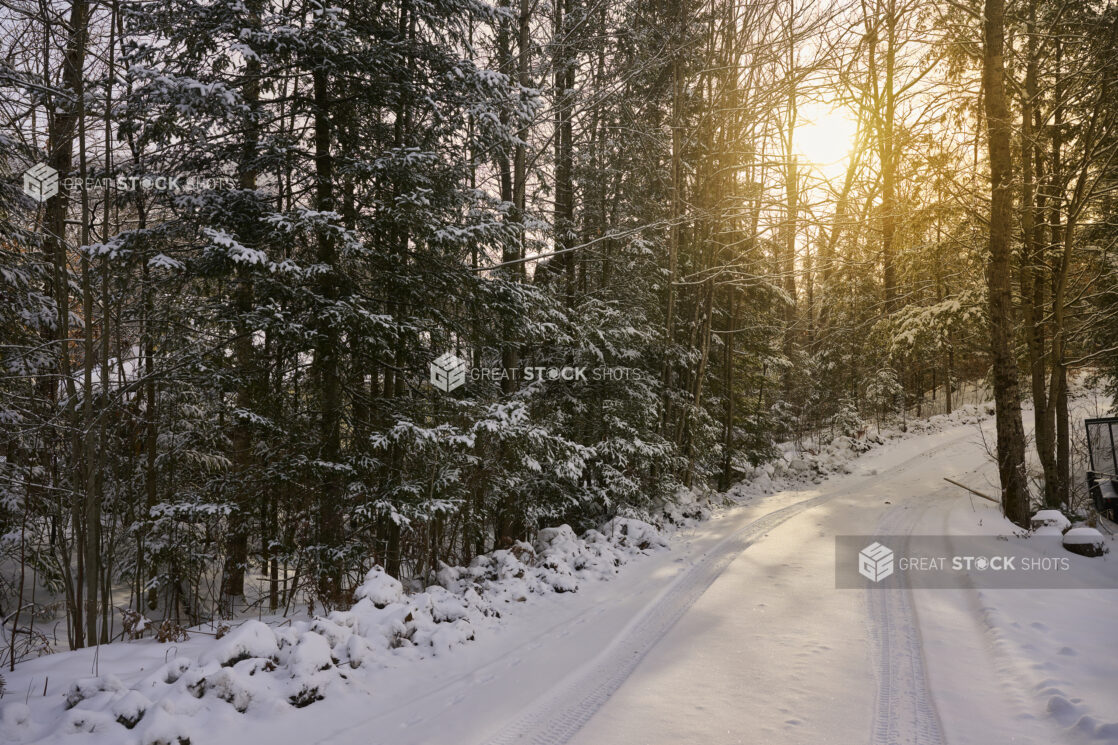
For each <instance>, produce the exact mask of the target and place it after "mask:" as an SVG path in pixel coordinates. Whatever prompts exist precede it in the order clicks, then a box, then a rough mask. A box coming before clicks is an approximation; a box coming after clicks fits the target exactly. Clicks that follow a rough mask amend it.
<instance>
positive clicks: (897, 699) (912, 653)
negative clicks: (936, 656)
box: [865, 501, 946, 745]
mask: <svg viewBox="0 0 1118 745" xmlns="http://www.w3.org/2000/svg"><path fill="white" fill-rule="evenodd" d="M922 504H923V509H913V508H911V507H903V506H896V507H893V509H891V510H890V511H889V512H887V513H886V515H885V517H884V518H883V519H882V521H881V522H880V523H879V525H878V534H879V535H888V534H890V533H891V532H893V531H903V532H902V537H903V538H907V536H908V535H911V533H912V531H913V528H914V526H915V525H916V523H917V521H918V517H919V515H920V514H922V513H923V512H924V511H925V510H926V509H927V507H928V502H927V501H922ZM865 592H866V608H867V610H868V612H869V626H870V639H871V641H872V643H873V657H874V673H875V674H876V676H877V696H876V698H875V703H874V718H873V723H874V727H873V732H872V733H871V737H870V743H871V745H944V743H945V742H946V741H945V740H944V737H943V725H942V723H941V722H940V720H939V712H938V711H937V710H936V707H935V701H934V699H933V698H932V695H931V693H930V691H929V688H928V674H927V670H926V669H925V663H924V646H923V643H922V641H921V639H920V625H919V622H918V621H917V618H916V613H915V611H914V610H913V607H912V597H911V590H909V589H907V588H889V589H884V588H881V589H875V588H872V587H871V588H867V589H866V591H865Z"/></svg>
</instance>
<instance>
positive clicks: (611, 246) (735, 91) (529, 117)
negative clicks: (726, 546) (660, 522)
mask: <svg viewBox="0 0 1118 745" xmlns="http://www.w3.org/2000/svg"><path fill="white" fill-rule="evenodd" d="M1115 101H1118V6H1115V4H1114V3H1112V2H1109V1H1105V2H1104V1H1103V0H831V1H826V2H823V1H812V0H749V1H745V0H703V1H702V2H700V1H699V0H516V1H515V2H514V1H513V0H498V1H497V2H496V4H493V3H491V2H490V0H371V1H367V2H366V1H358V0H329V2H328V1H327V0H36V1H32V0H0V619H2V620H3V623H4V626H5V634H4V639H5V641H6V642H7V646H8V649H6V650H4V652H3V654H2V655H0V659H2V660H3V662H4V663H6V666H7V665H10V666H14V665H15V664H16V662H17V661H19V660H21V659H23V658H26V657H30V656H35V655H36V654H37V653H38V651H39V650H41V649H42V648H44V647H58V648H67V647H68V648H74V649H76V648H80V647H84V646H93V645H97V644H106V643H109V642H113V641H115V640H118V639H121V638H124V636H125V635H126V634H127V633H129V632H130V630H134V628H135V624H136V623H137V619H140V618H142V619H145V622H146V619H148V618H150V619H153V621H154V622H155V623H156V624H158V625H159V633H160V635H161V637H163V638H167V639H173V638H175V637H176V635H178V634H180V633H181V632H182V629H183V628H186V627H190V626H194V625H197V624H200V623H203V622H210V621H212V620H213V619H221V618H231V617H234V616H236V615H238V614H245V613H251V614H252V615H256V614H257V613H281V612H288V611H290V610H291V609H292V608H293V607H296V606H298V607H300V608H309V609H310V610H312V611H315V610H319V609H322V610H330V609H334V608H340V607H346V606H347V604H348V603H350V602H352V599H353V593H354V589H355V588H356V587H358V586H359V585H360V583H361V580H362V578H363V577H365V576H366V572H368V571H369V569H370V568H371V567H373V566H374V565H380V566H382V567H384V570H385V572H386V573H387V574H388V575H390V576H392V577H396V578H400V579H401V580H402V581H404V582H405V583H406V582H407V581H408V580H411V579H417V578H418V579H423V578H429V577H431V576H433V575H434V573H435V572H437V571H438V570H439V568H440V567H441V566H443V565H444V564H446V565H451V566H459V565H466V564H468V563H469V562H470V561H471V559H472V558H473V557H475V556H478V555H480V554H484V553H486V552H489V551H492V550H494V549H496V548H508V547H510V546H513V545H514V544H515V542H516V541H518V540H522V539H525V538H530V537H531V536H532V535H533V534H534V533H535V531H537V530H539V529H540V528H544V527H548V526H556V525H560V524H564V523H565V524H568V525H570V526H572V527H573V528H574V529H575V530H582V529H585V528H589V527H594V526H598V525H601V524H603V523H605V522H606V521H608V520H610V519H611V518H613V517H615V516H633V517H642V516H644V517H647V516H650V515H655V514H657V513H658V511H660V510H662V508H663V506H664V505H665V504H668V503H671V502H672V501H673V500H675V499H676V498H677V496H678V495H679V494H680V493H683V492H716V491H722V490H725V489H727V488H729V487H730V486H731V485H732V484H734V483H735V482H737V481H739V480H740V479H741V478H742V474H743V473H746V472H748V471H749V470H750V468H751V467H752V466H756V465H757V464H761V463H764V462H766V461H768V460H770V459H772V458H775V457H779V453H780V451H779V448H778V444H780V443H793V444H794V446H795V447H797V448H800V449H811V448H815V447H818V445H819V443H820V442H825V441H826V440H827V439H829V438H832V437H835V436H847V437H851V438H854V439H861V438H868V437H872V436H873V435H874V432H875V431H877V430H879V429H880V428H881V426H882V423H883V422H891V423H894V424H899V425H900V426H904V423H905V422H907V421H909V420H911V419H917V418H921V417H927V416H929V415H932V414H942V413H949V412H951V411H952V410H953V409H954V408H957V407H958V406H960V404H961V403H977V402H978V400H979V391H980V390H982V391H991V392H992V394H993V398H994V400H995V403H996V407H995V408H996V417H997V442H996V446H995V445H994V444H993V443H991V451H992V454H993V456H994V457H996V458H997V462H998V470H999V474H1000V480H1001V500H1002V505H1003V509H1004V512H1005V514H1006V515H1007V516H1008V517H1009V518H1010V519H1011V520H1013V521H1014V522H1016V523H1017V524H1019V525H1025V524H1027V521H1028V518H1029V515H1030V514H1031V512H1032V510H1033V509H1035V508H1037V507H1041V506H1047V507H1060V506H1061V505H1071V506H1074V505H1075V504H1077V503H1080V502H1082V501H1083V500H1084V499H1085V495H1084V489H1083V486H1082V484H1081V479H1082V474H1081V473H1077V472H1075V470H1074V469H1073V467H1072V466H1071V461H1072V457H1073V456H1072V450H1073V449H1074V447H1075V441H1076V437H1077V436H1078V435H1079V433H1078V431H1071V430H1072V427H1073V425H1072V424H1071V423H1069V422H1070V420H1069V415H1068V408H1069V406H1068V400H1069V395H1070V394H1069V389H1070V387H1071V385H1070V384H1071V383H1072V382H1074V381H1075V380H1079V379H1084V380H1087V379H1090V380H1097V381H1099V383H1100V384H1101V385H1103V386H1106V387H1107V390H1109V391H1110V392H1111V393H1112V394H1118V252H1116V240H1118V200H1116V196H1118V195H1116V192H1118V107H1115V105H1114V102H1115ZM448 355H449V356H448ZM482 373H485V374H482ZM968 396H969V397H971V398H967V397H968ZM52 618H64V623H62V624H61V625H58V624H56V625H55V626H54V629H55V630H54V631H51V626H50V625H49V624H48V623H46V621H45V620H41V621H40V623H39V624H38V625H36V619H52Z"/></svg>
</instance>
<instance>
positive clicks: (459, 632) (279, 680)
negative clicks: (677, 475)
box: [0, 504, 708, 745]
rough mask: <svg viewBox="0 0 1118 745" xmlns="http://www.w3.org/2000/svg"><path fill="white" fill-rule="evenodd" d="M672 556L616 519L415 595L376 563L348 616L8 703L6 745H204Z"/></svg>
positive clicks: (1, 735)
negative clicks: (545, 599)
mask: <svg viewBox="0 0 1118 745" xmlns="http://www.w3.org/2000/svg"><path fill="white" fill-rule="evenodd" d="M692 509H698V507H697V505H695V504H692ZM686 511H687V510H686V509H684V512H686ZM699 512H701V513H702V514H706V513H707V512H708V510H706V508H703V509H701V510H699ZM675 517H676V518H679V519H684V518H683V517H682V516H681V515H675ZM667 547H668V543H667V541H666V540H665V538H664V536H663V534H662V533H661V530H660V529H659V528H657V527H656V526H654V525H652V524H650V523H648V522H644V521H642V520H638V519H634V518H630V517H616V518H614V519H612V520H610V521H609V522H608V523H606V524H605V525H603V526H602V527H601V529H600V530H590V531H587V533H586V534H585V535H583V536H579V535H577V534H576V533H575V532H574V530H572V529H571V528H570V526H567V525H561V526H559V527H555V528H547V529H544V530H541V531H540V532H539V534H538V536H537V537H536V541H535V543H534V544H529V543H523V542H520V543H517V544H515V545H514V546H512V547H511V548H509V549H507V550H501V551H494V552H493V553H491V554H486V555H482V556H478V557H476V558H475V559H474V560H473V561H472V562H471V563H470V565H469V566H468V567H450V566H447V565H445V564H444V565H443V566H442V567H441V569H440V571H439V572H438V573H437V575H436V581H437V584H434V585H431V586H429V587H427V588H426V589H424V590H423V591H422V592H418V593H415V594H410V595H409V594H407V593H405V591H404V588H403V585H402V584H401V583H400V582H399V581H398V580H397V579H395V578H393V577H391V576H389V575H388V574H387V573H386V572H385V571H384V569H383V568H381V567H379V566H376V567H373V568H372V569H371V570H370V571H369V572H368V574H367V575H366V576H365V579H364V581H363V582H362V584H361V585H360V587H358V588H357V590H356V591H355V592H354V601H355V602H354V604H353V606H352V607H351V608H350V609H348V610H342V611H334V612H332V613H330V614H329V615H327V616H324V617H316V618H313V619H310V620H305V621H293V622H290V623H285V624H284V625H279V626H271V625H268V624H266V623H263V622H261V621H257V620H250V621H246V622H244V623H242V624H241V625H239V626H237V627H236V628H234V629H233V630H232V631H230V632H228V633H227V634H225V635H224V636H223V637H221V638H219V639H214V640H211V641H208V642H203V645H204V646H203V648H202V649H201V650H200V651H197V652H196V654H195V655H194V656H190V655H184V656H180V655H178V654H177V649H178V648H177V647H175V646H169V647H167V649H166V652H167V659H166V660H165V661H164V662H163V663H162V664H160V665H158V666H157V667H156V669H155V670H154V672H151V673H149V674H147V676H146V677H144V678H142V679H141V680H139V681H138V682H137V683H135V684H134V685H131V686H128V685H126V684H124V683H123V682H121V680H120V679H119V678H117V677H116V676H113V675H100V676H93V677H89V678H82V679H79V680H75V681H73V682H72V683H71V684H70V686H69V688H68V689H67V691H66V693H65V695H64V696H56V697H53V698H47V699H39V702H36V703H35V705H34V706H33V707H29V706H27V705H25V704H24V703H22V702H15V701H12V702H0V741H4V742H13V743H15V742H20V743H27V742H36V741H50V742H53V741H56V740H57V739H58V738H59V737H60V736H61V735H64V734H65V735H68V736H72V735H86V736H90V740H92V741H96V742H98V743H101V742H104V743H113V745H184V743H187V742H192V743H194V745H201V743H203V742H204V741H205V737H204V732H205V731H207V729H209V728H210V727H215V726H220V725H219V722H220V721H221V719H223V718H225V717H228V716H230V715H239V714H246V713H247V714H250V715H253V716H262V717H269V716H271V715H274V714H276V713H278V712H281V711H285V710H290V709H291V708H292V707H295V708H302V707H305V706H310V705H313V704H314V703H315V702H317V701H320V700H322V699H324V698H325V697H327V696H329V695H330V693H331V691H332V690H335V689H337V688H338V687H340V686H344V685H346V684H347V682H348V681H349V679H350V678H351V677H352V676H354V675H357V674H358V671H362V672H364V671H367V670H369V669H375V668H377V667H378V666H388V665H392V664H395V662H394V661H398V660H407V659H421V658H424V657H428V656H432V657H433V656H439V655H443V654H446V653H448V652H450V651H451V650H453V649H454V648H455V647H457V646H459V645H462V644H465V643H466V642H469V641H471V640H473V639H475V638H476V635H477V633H478V632H479V630H482V629H488V628H490V627H491V626H492V625H493V623H494V622H495V620H496V619H499V618H500V617H501V615H502V613H504V612H505V611H506V610H507V609H508V608H510V607H515V605H516V604H519V603H524V602H527V601H528V600H529V599H530V598H531V597H532V596H533V595H537V596H538V595H546V594H552V593H567V592H577V591H578V590H579V588H580V587H581V586H582V585H583V584H584V583H586V582H596V581H602V580H606V579H609V578H610V577H612V576H613V575H615V574H617V572H618V571H619V569H620V567H621V566H623V565H625V564H626V563H628V562H629V561H631V560H632V559H633V558H634V557H637V556H640V555H642V554H645V553H650V552H653V551H659V550H664V549H666V548H667ZM137 643H138V644H154V642H151V641H147V642H137ZM140 669H143V668H140ZM67 740H69V737H67ZM75 742H76V741H75Z"/></svg>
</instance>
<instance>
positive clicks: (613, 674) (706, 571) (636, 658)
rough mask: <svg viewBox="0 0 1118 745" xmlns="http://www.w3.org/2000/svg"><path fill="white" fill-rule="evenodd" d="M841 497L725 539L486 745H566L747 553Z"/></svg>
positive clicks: (796, 507) (777, 515)
mask: <svg viewBox="0 0 1118 745" xmlns="http://www.w3.org/2000/svg"><path fill="white" fill-rule="evenodd" d="M836 496H839V494H838V493H832V494H823V495H820V496H816V497H812V498H810V499H805V500H803V501H801V502H796V503H795V504H792V505H789V506H787V507H783V508H781V509H779V510H775V511H773V512H770V513H769V514H767V515H765V516H764V517H761V518H758V519H757V520H754V521H753V522H751V523H749V524H748V525H746V526H744V527H743V528H741V529H739V530H738V531H737V532H735V533H734V534H732V535H730V536H728V537H727V538H725V539H724V540H723V541H722V542H720V543H719V544H718V545H716V546H715V547H714V548H713V549H711V551H710V552H709V553H707V554H706V555H705V556H704V557H703V558H702V559H700V560H699V561H698V562H697V563H696V564H695V565H694V566H693V567H692V568H691V569H689V570H688V571H687V572H686V573H685V574H683V575H682V576H680V577H679V578H678V579H676V580H675V581H674V582H673V583H672V585H671V586H670V587H669V588H668V589H667V590H666V591H665V592H664V593H663V594H662V595H661V596H660V598H659V599H658V600H657V601H655V602H654V603H653V604H652V605H651V606H650V607H648V608H646V609H645V610H644V611H643V612H642V613H641V614H640V615H639V616H638V617H637V618H636V619H634V620H633V621H632V622H630V624H629V625H628V626H627V627H626V628H625V629H624V630H623V631H622V632H621V634H619V635H618V638H617V639H615V640H614V641H613V642H612V643H611V644H610V646H609V647H607V648H606V649H605V650H604V651H603V652H602V653H601V654H600V655H598V657H596V658H595V659H593V660H591V661H590V662H589V663H587V664H586V665H584V666H583V667H582V668H580V669H579V670H577V671H575V672H574V673H572V674H571V675H569V676H568V677H567V678H566V679H565V680H563V681H562V682H561V683H560V684H559V685H558V686H557V690H556V692H555V693H553V694H551V695H549V696H547V697H545V698H544V699H543V700H542V701H540V702H539V703H537V704H535V705H534V706H533V707H532V708H531V709H529V710H528V712H527V713H525V714H523V715H522V716H520V717H519V718H517V719H515V720H513V721H512V722H511V723H510V724H508V725H506V726H505V727H504V728H503V729H502V730H500V731H499V732H498V733H497V734H496V735H495V736H493V737H491V738H490V739H489V740H488V741H487V742H486V745H514V744H520V743H531V745H562V743H565V742H567V741H568V740H569V739H570V738H571V737H572V736H573V735H574V734H575V733H576V732H578V731H579V729H581V728H582V726H583V725H584V724H586V722H588V721H589V720H590V718H591V717H592V716H594V714H595V713H596V712H597V711H598V709H600V708H601V707H602V705H603V704H605V702H606V701H607V700H608V699H609V697H610V696H611V695H612V694H613V693H614V692H615V691H616V690H617V689H618V688H620V687H621V685H622V684H623V683H624V682H625V681H626V680H627V679H628V678H629V676H630V675H631V674H632V672H633V671H634V670H635V669H636V668H637V666H638V665H639V664H640V662H641V660H643V659H644V658H645V656H646V655H647V654H648V652H649V651H650V650H651V649H652V648H653V647H654V646H656V643H657V642H659V641H660V639H661V638H662V637H663V636H664V634H666V633H667V632H668V631H669V630H670V629H671V628H672V626H674V625H675V624H676V622H677V621H678V620H679V619H680V618H682V617H683V615H684V614H685V613H686V612H687V611H688V610H689V609H690V608H691V606H692V605H694V604H695V602H696V601H697V600H698V599H699V598H700V597H702V595H703V593H705V592H706V590H707V588H708V587H710V586H711V585H712V584H713V583H714V581H715V580H716V579H718V577H719V575H721V574H722V573H723V572H724V571H725V570H726V568H727V567H728V566H729V565H730V564H731V563H732V562H733V561H734V559H736V558H737V557H738V555H739V554H741V552H742V551H744V550H745V549H747V548H749V546H751V545H752V544H753V543H755V542H756V541H757V540H758V539H760V538H761V537H763V536H764V534H765V533H766V532H768V531H770V530H772V529H773V528H775V527H777V526H778V525H780V524H781V523H783V522H786V521H787V520H790V519H791V518H793V517H795V516H796V515H798V514H800V513H801V512H803V511H805V510H807V509H810V508H812V507H815V506H817V505H820V504H822V503H823V502H826V501H829V500H831V499H834V498H835V497H836Z"/></svg>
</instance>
